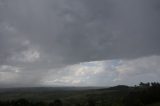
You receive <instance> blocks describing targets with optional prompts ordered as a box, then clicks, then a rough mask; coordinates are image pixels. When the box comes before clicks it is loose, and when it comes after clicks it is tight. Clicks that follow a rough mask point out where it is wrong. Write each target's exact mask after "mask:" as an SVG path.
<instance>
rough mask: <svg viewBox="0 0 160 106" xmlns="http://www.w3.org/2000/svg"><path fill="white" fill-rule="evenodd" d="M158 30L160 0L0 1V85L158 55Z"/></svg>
mask: <svg viewBox="0 0 160 106" xmlns="http://www.w3.org/2000/svg"><path fill="white" fill-rule="evenodd" d="M159 28H160V2H159V0H152V1H150V0H141V1H139V0H121V1H119V0H107V1H106V0H100V1H97V0H54V1H52V0H27V1H26V0H0V66H1V67H2V68H1V70H0V73H1V74H0V76H7V77H6V78H8V79H2V78H1V83H2V84H1V85H3V84H4V85H5V84H7V83H9V82H10V81H11V80H12V79H14V78H16V79H15V82H10V83H9V84H11V83H12V84H13V85H16V84H24V85H27V86H29V85H36V84H39V83H40V82H39V81H40V80H42V79H43V77H45V76H46V74H47V73H48V72H50V71H49V70H52V69H54V73H57V72H60V71H59V68H62V67H65V66H68V65H73V64H79V63H82V62H89V61H101V60H113V61H114V60H124V61H132V60H133V61H134V59H138V58H139V59H143V57H148V58H149V57H150V56H153V55H155V56H159V54H160V47H159V45H160V44H159V41H160V36H159V35H160V30H159ZM147 61H148V60H147ZM153 61H154V60H153ZM125 64H126V65H128V66H129V65H130V64H128V63H125ZM157 64H158V63H157ZM4 67H6V69H5V70H10V71H9V72H8V71H6V72H4V69H3V68H4ZM135 67H137V66H135ZM72 68H73V69H74V68H75V67H72ZM83 68H85V66H84V67H83ZM97 68H98V66H96V65H95V66H94V69H91V70H99V69H97ZM101 68H103V66H102V67H101ZM155 68H156V67H155ZM73 69H70V70H73ZM78 70H79V69H78ZM78 70H77V73H78V72H79V71H78ZM135 70H136V69H135ZM142 70H143V69H142ZM68 71H69V70H68ZM11 72H12V74H11ZM69 72H70V71H69ZM86 72H88V71H86ZM106 72H107V71H106ZM54 73H53V74H54ZM63 73H66V72H65V71H63ZM73 73H74V72H73ZM89 73H90V72H88V74H89ZM95 73H96V72H95ZM113 73H114V72H113ZM126 73H127V72H126ZM135 73H136V71H135ZM79 74H80V76H81V74H82V73H79ZM109 74H110V75H111V76H112V72H111V73H109ZM10 76H11V77H10ZM17 76H18V77H17ZM62 76H63V75H62ZM100 77H101V76H97V77H93V78H92V79H94V80H98V79H97V78H100ZM106 77H107V76H106ZM112 77H114V75H113V76H112ZM62 80H63V79H59V80H58V79H57V81H59V82H61V81H62ZM42 82H43V81H42ZM78 82H80V81H79V80H75V83H78ZM135 82H136V81H135ZM104 83H105V82H104ZM93 84H94V85H96V84H98V83H93ZM82 85H83V84H82ZM84 85H85V84H84Z"/></svg>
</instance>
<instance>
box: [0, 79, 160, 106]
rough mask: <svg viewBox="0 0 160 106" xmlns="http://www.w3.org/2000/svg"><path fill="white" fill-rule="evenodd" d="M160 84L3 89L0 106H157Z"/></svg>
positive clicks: (0, 93) (159, 98)
mask: <svg viewBox="0 0 160 106" xmlns="http://www.w3.org/2000/svg"><path fill="white" fill-rule="evenodd" d="M159 102H160V84H159V83H155V82H154V83H140V85H139V86H135V87H128V86H124V85H119V86H115V87H110V88H101V89H100V88H99V89H88V88H83V89H82V88H72V87H70V88H23V89H22V88H21V89H9V90H6V89H3V90H1V92H0V106H160V104H159Z"/></svg>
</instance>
